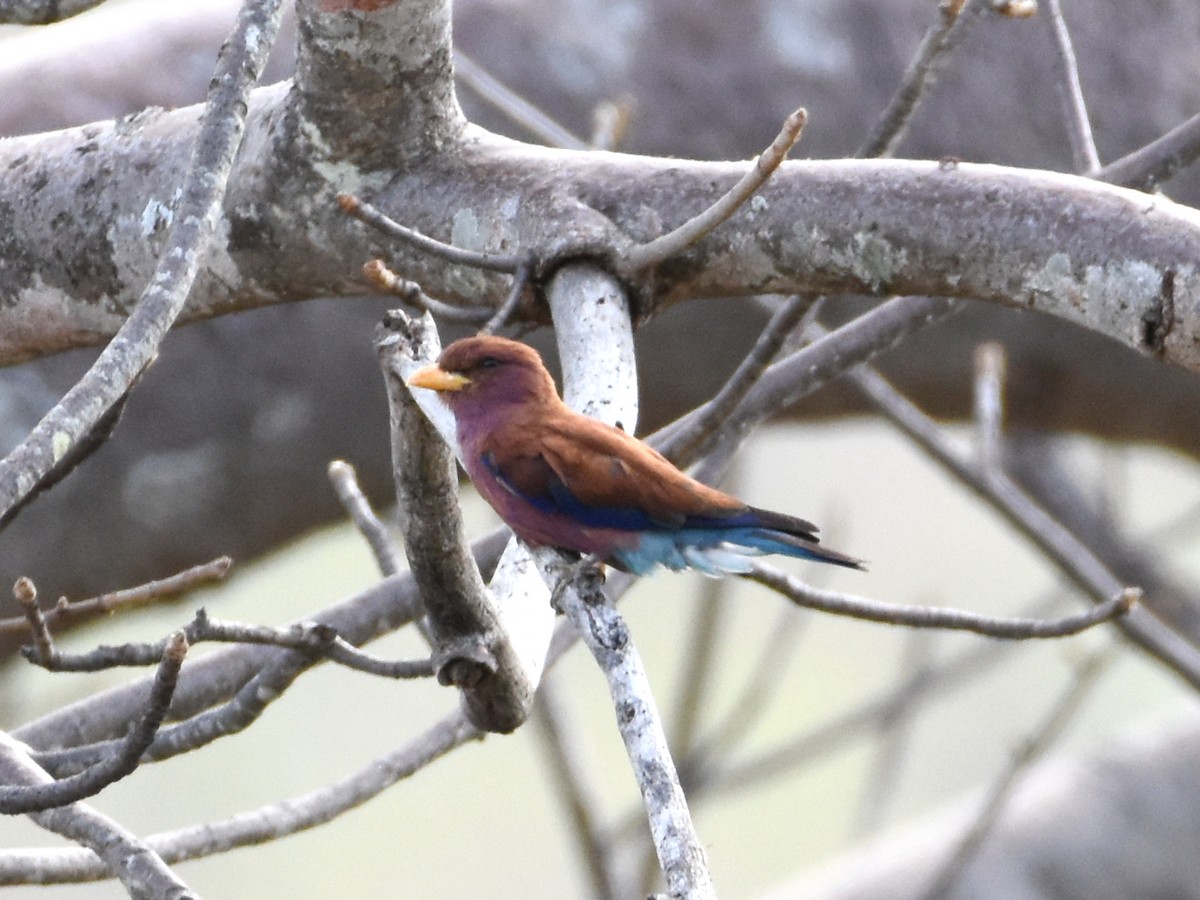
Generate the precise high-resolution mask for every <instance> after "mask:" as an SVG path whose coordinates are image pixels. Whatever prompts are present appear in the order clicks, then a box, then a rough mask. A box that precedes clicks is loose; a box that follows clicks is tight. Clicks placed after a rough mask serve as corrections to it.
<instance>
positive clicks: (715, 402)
mask: <svg viewBox="0 0 1200 900" xmlns="http://www.w3.org/2000/svg"><path fill="white" fill-rule="evenodd" d="M818 299H819V298H817V297H815V296H813V295H810V294H802V295H800V296H796V297H792V298H791V299H789V300H786V301H785V302H784V303H783V304H782V305H781V306H780V307H779V308H778V309H777V310H775V313H774V315H772V316H771V319H770V321H769V322H767V325H766V327H765V328H763V330H762V333H761V334H760V335H759V336H758V340H756V341H755V342H754V346H753V347H751V348H750V352H749V353H747V354H746V356H745V358H744V359H743V360H742V361H741V363H739V364H738V367H737V370H736V371H734V373H733V374H732V375H730V376H729V378H728V380H726V382H725V383H724V384H723V385H722V386H721V389H720V390H719V391H718V392H717V395H716V396H715V397H713V398H712V399H711V400H709V401H708V402H707V403H705V404H704V405H703V406H702V407H700V409H699V410H698V412H697V415H696V416H695V417H694V418H692V419H691V420H690V421H689V422H688V427H687V428H686V429H680V430H678V431H674V432H672V433H671V435H670V436H669V437H668V438H667V439H666V440H665V441H663V442H661V443H660V444H659V446H658V450H659V452H660V453H662V454H663V455H664V456H666V457H667V458H668V459H673V460H679V459H690V458H692V456H693V455H694V454H695V453H696V451H697V449H698V448H699V447H700V446H701V445H702V444H705V443H706V442H707V441H708V440H709V439H710V438H711V437H712V435H713V434H715V433H716V432H717V431H718V430H720V429H721V428H722V426H724V425H725V423H726V420H728V418H729V416H730V415H732V413H733V411H734V410H735V409H737V407H738V404H740V403H741V402H742V400H743V399H745V397H746V395H747V394H748V393H750V390H751V389H752V388H753V387H754V385H755V384H756V383H757V382H758V380H759V379H760V378H761V377H762V374H763V372H764V371H766V369H767V366H769V365H770V364H771V360H772V359H774V358H775V354H777V353H778V352H779V349H780V348H781V347H782V346H783V344H784V342H785V341H786V340H787V339H788V337H789V335H791V334H792V333H793V332H794V331H795V330H796V327H797V326H798V325H799V324H800V323H801V322H802V321H803V319H804V317H805V316H806V315H808V314H809V312H810V311H812V309H813V306H814V304H816V303H817V302H818Z"/></svg>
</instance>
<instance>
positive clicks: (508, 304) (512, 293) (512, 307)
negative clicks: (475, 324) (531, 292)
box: [479, 259, 533, 334]
mask: <svg viewBox="0 0 1200 900" xmlns="http://www.w3.org/2000/svg"><path fill="white" fill-rule="evenodd" d="M532 275H533V262H532V261H531V260H528V259H527V260H525V261H524V262H523V263H521V264H520V265H519V266H517V271H516V272H514V273H513V283H512V287H511V288H509V291H508V297H506V298H505V300H504V303H502V304H501V305H500V308H499V309H498V310H496V314H495V315H494V316H492V317H491V318H490V319H488V320H487V324H485V325H484V326H483V328H481V329H480V330H479V333H480V334H495V333H496V332H497V331H499V330H500V329H501V328H503V327H504V326H505V325H506V324H507V323H508V320H509V319H510V318H512V314H513V313H515V312H516V311H517V307H518V306H519V305H520V303H521V297H522V296H524V294H525V288H526V287H528V286H529V279H530V277H531V276H532Z"/></svg>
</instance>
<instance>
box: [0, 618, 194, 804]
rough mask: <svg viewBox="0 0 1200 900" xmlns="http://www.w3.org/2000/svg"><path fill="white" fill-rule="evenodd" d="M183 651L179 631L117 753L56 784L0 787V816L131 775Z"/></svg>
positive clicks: (73, 797)
mask: <svg viewBox="0 0 1200 900" xmlns="http://www.w3.org/2000/svg"><path fill="white" fill-rule="evenodd" d="M187 651H188V641H187V638H186V637H185V636H184V634H183V632H182V631H177V632H175V634H173V635H172V636H171V637H170V639H169V640H168V641H167V644H166V648H165V649H164V651H163V654H162V661H161V662H160V663H159V666H158V672H157V673H156V674H155V676H154V686H153V688H152V689H151V692H150V697H149V699H148V700H147V701H146V709H145V712H144V713H143V714H142V716H141V718H140V719H139V720H138V722H137V723H136V724H135V725H134V727H133V728H132V730H130V732H129V734H128V736H127V737H126V738H125V741H124V743H123V744H122V745H121V747H120V748H119V750H118V751H117V752H115V753H114V754H113V755H112V756H110V757H108V758H107V759H105V760H103V761H101V762H98V763H96V764H95V765H94V766H92V767H90V768H88V769H86V770H85V771H83V772H80V773H79V774H77V775H71V776H69V777H67V778H63V779H60V780H58V781H52V782H49V783H46V784H39V785H36V786H33V785H31V786H13V785H4V786H0V814H3V815H15V814H17V813H30V812H39V811H41V810H46V809H50V808H51V807H56V806H66V805H67V804H70V803H75V802H77V801H79V800H82V799H84V798H85V797H91V796H93V795H95V794H98V793H100V791H102V790H104V788H106V787H108V786H109V785H110V784H112V783H113V782H115V781H119V780H120V779H122V778H124V777H125V776H126V775H129V774H131V773H132V772H133V770H134V769H136V768H137V767H138V763H139V761H140V760H141V758H142V754H143V753H144V752H145V751H146V749H147V748H148V747H149V746H150V743H151V742H152V741H153V740H154V736H155V735H156V734H157V733H158V728H159V726H160V725H161V724H162V721H163V718H164V717H165V716H166V714H167V710H168V709H169V708H170V706H171V696H172V695H173V694H174V693H175V683H176V679H177V678H178V677H179V668H180V666H182V665H183V658H184V656H185V655H186V654H187Z"/></svg>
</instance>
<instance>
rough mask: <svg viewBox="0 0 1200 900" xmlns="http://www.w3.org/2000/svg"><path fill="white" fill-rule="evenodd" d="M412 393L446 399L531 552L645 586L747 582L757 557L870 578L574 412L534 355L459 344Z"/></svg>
mask: <svg viewBox="0 0 1200 900" xmlns="http://www.w3.org/2000/svg"><path fill="white" fill-rule="evenodd" d="M408 384H409V385H410V386H412V387H416V388H427V389H429V390H434V391H439V392H441V394H442V396H443V398H444V399H445V401H446V403H447V404H448V405H449V407H450V410H451V412H452V413H453V414H454V418H455V422H456V425H457V429H458V442H459V444H460V446H461V447H462V452H463V461H464V464H465V466H466V469H467V474H468V475H470V476H471V480H472V481H474V482H475V487H476V488H477V489H478V490H479V493H480V494H482V495H483V497H484V499H485V500H487V501H488V503H490V504H491V505H492V507H493V508H494V509H495V510H496V512H497V513H499V514H500V518H502V519H503V520H504V521H505V522H506V523H508V525H509V527H510V528H512V530H513V531H514V532H515V533H516V534H517V535H518V536H519V537H520V538H522V539H523V540H524V541H525V542H526V543H529V544H533V545H546V546H551V547H558V548H560V549H564V550H572V551H575V552H577V553H582V554H594V555H595V556H596V557H597V558H599V559H601V560H603V561H604V562H607V563H609V564H610V565H612V566H615V567H616V568H618V569H621V570H623V571H626V572H633V573H635V574H638V575H642V574H645V573H646V572H649V571H650V570H651V569H653V568H654V567H655V566H656V565H663V566H666V567H667V568H669V569H676V570H678V569H685V568H694V569H698V570H699V571H701V572H705V573H707V574H710V575H716V574H719V573H721V572H745V571H747V570H748V569H749V559H748V557H751V556H760V555H762V554H765V553H781V554H784V555H787V556H795V557H800V558H802V559H814V560H819V561H821V562H828V563H833V564H835V565H839V566H846V567H848V568H852V569H861V568H862V564H861V562H860V561H859V560H856V559H853V558H851V557H849V556H846V555H844V554H841V553H838V552H836V551H834V550H827V549H826V548H824V547H822V546H820V544H819V543H818V540H817V537H816V531H817V528H816V526H814V525H813V524H811V523H810V522H805V521H804V520H803V519H797V518H794V517H792V516H788V515H784V514H783V513H776V512H770V511H768V510H764V509H756V508H755V507H753V506H747V505H746V504H745V503H743V502H742V501H740V500H738V499H737V498H735V497H731V496H729V495H728V494H724V493H722V492H721V491H718V490H715V489H714V488H711V487H708V486H707V485H704V484H701V483H700V482H698V481H696V480H695V479H694V478H691V477H689V476H688V475H685V474H684V473H683V472H681V471H680V470H679V469H677V468H676V467H675V466H674V465H673V464H672V463H671V462H669V461H668V460H667V459H666V457H664V456H662V454H660V453H658V452H657V451H655V450H654V449H652V448H651V447H649V446H648V445H646V444H644V443H642V442H641V441H639V440H638V439H637V438H634V437H631V436H630V435H628V434H626V433H625V432H624V431H621V430H620V429H619V428H614V427H612V426H611V425H607V424H605V423H603V422H599V421H597V420H595V419H591V418H588V417H587V416H583V415H580V414H579V413H577V412H574V411H573V410H571V409H570V408H569V407H568V406H567V405H566V404H565V403H563V401H562V400H561V399H559V396H558V391H557V390H556V389H555V386H554V379H553V378H552V377H551V376H550V373H549V372H547V371H546V367H545V366H544V365H542V360H541V357H539V356H538V354H537V351H535V350H533V349H532V348H531V347H528V346H526V345H525V344H521V343H518V342H517V341H510V340H508V339H506V338H499V337H493V336H480V337H471V338H464V339H462V340H459V341H455V342H454V343H453V344H451V345H450V346H449V347H447V348H446V349H445V351H443V353H442V355H441V357H440V358H439V359H438V362H437V365H431V366H425V367H424V368H422V369H420V370H418V371H417V372H415V373H414V374H413V375H412V376H411V377H410V378H409V379H408Z"/></svg>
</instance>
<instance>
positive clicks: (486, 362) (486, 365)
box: [479, 356, 500, 369]
mask: <svg viewBox="0 0 1200 900" xmlns="http://www.w3.org/2000/svg"><path fill="white" fill-rule="evenodd" d="M499 365H500V360H498V359H496V357H494V356H485V357H484V358H483V359H481V360H480V361H479V368H481V369H495V368H497V367H498V366H499Z"/></svg>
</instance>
